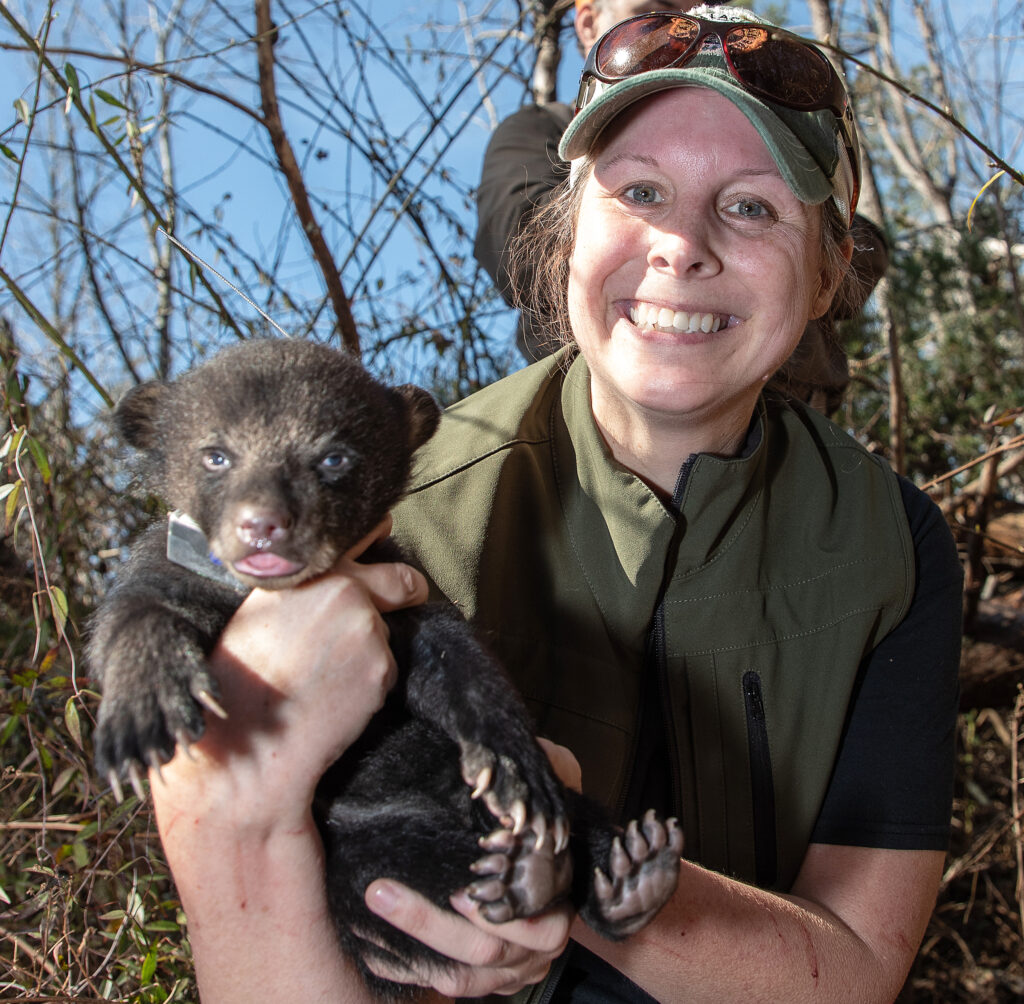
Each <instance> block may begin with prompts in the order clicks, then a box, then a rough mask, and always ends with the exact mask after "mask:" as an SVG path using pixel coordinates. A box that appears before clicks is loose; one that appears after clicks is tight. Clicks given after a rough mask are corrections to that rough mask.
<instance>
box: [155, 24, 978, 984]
mask: <svg viewBox="0 0 1024 1004" xmlns="http://www.w3.org/2000/svg"><path fill="white" fill-rule="evenodd" d="M696 13H697V14H698V15H699V17H697V18H694V17H687V16H686V15H670V14H661V15H643V16H641V17H639V18H634V19H631V20H630V21H627V22H624V23H623V24H622V25H619V26H617V27H615V28H613V29H612V30H611V31H609V32H608V33H607V34H606V36H605V37H604V39H603V40H602V41H601V42H600V43H599V44H598V45H597V46H596V47H595V49H594V50H593V51H592V53H591V56H590V57H589V59H588V63H587V68H586V70H585V72H584V79H583V84H582V86H581V97H580V102H579V105H580V111H579V112H578V114H577V116H576V118H575V119H574V120H573V123H572V124H571V125H570V127H569V129H568V130H567V132H566V135H565V137H564V138H563V141H562V154H563V156H565V157H566V159H568V160H570V161H571V163H572V175H571V182H570V185H569V187H568V189H567V191H566V192H565V193H564V194H563V195H562V196H560V197H557V198H556V199H555V200H554V201H553V202H552V205H551V207H550V209H548V210H546V211H545V214H544V218H545V219H547V221H548V227H549V233H550V234H551V235H552V237H551V241H550V243H553V245H554V250H553V252H552V258H551V261H550V262H548V263H546V265H545V268H544V269H543V272H544V274H547V275H549V276H550V277H551V280H552V284H553V289H554V291H553V292H552V293H550V294H549V295H548V296H547V298H546V300H545V299H544V298H543V297H542V298H541V303H542V306H541V308H540V309H545V310H546V314H547V319H548V321H549V323H551V324H552V325H555V326H562V327H564V328H567V329H568V331H569V333H570V335H571V338H572V342H573V346H572V347H570V348H567V349H566V350H564V351H563V353H562V354H560V355H559V356H556V357H553V358H552V359H551V360H548V361H545V362H541V363H538V364H537V365H535V366H533V367H530V368H529V369H527V370H525V371H523V372H522V373H520V374H516V375H515V376H513V377H511V378H509V379H508V380H506V381H502V382H501V383H499V384H497V385H494V386H493V387H491V388H488V389H487V390H485V391H483V392H481V394H479V395H475V396H474V397H473V398H470V399H468V400H467V401H466V402H463V403H462V404H461V405H459V406H456V407H455V408H453V409H451V410H450V412H449V414H448V417H447V418H446V421H445V423H444V425H443V428H442V431H441V432H440V433H439V435H438V437H436V438H435V440H434V441H432V443H431V444H428V446H427V447H426V449H425V456H424V457H423V461H422V465H421V471H420V474H419V475H418V478H417V482H416V484H415V485H414V487H413V491H412V493H411V495H410V497H409V499H408V500H407V501H406V502H405V503H404V504H403V505H402V507H400V510H399V512H398V527H399V532H400V536H401V537H402V538H403V539H404V540H405V542H406V543H408V544H410V545H411V546H412V547H413V549H414V550H415V553H416V555H417V557H418V559H419V560H420V561H421V562H422V564H423V566H424V567H425V568H426V570H427V571H428V573H429V575H430V576H431V579H432V580H433V582H434V584H435V586H436V587H437V588H438V589H439V590H440V591H441V592H443V593H445V594H447V595H448V596H449V597H450V598H451V599H453V600H454V601H455V602H457V603H459V604H460V605H461V606H462V607H464V609H465V611H466V613H467V615H468V616H471V617H473V618H474V619H475V620H476V621H477V622H478V623H479V624H480V625H481V626H482V628H483V629H484V630H485V631H487V632H488V634H489V635H490V636H491V638H492V640H493V642H494V644H495V646H496V648H497V649H498V651H499V653H500V654H501V655H502V656H503V658H504V659H505V661H506V664H507V665H508V667H509V669H510V670H511V671H512V673H513V674H514V676H515V677H516V680H517V682H518V683H519V684H520V686H521V687H522V689H523V691H524V694H525V695H526V697H527V699H528V700H529V701H530V702H531V704H532V707H533V709H534V710H535V711H536V713H537V717H538V723H539V730H540V732H541V733H542V734H544V735H546V736H549V737H550V738H552V739H554V740H555V741H557V742H559V743H562V744H564V746H559V747H552V749H551V752H552V757H553V760H554V762H555V763H556V766H558V768H559V770H560V771H561V772H563V776H565V777H566V778H567V779H569V780H575V781H577V782H578V781H579V778H580V776H582V785H583V787H584V788H585V789H586V790H588V791H590V792H592V793H594V794H596V795H598V796H599V797H602V798H604V799H605V800H606V801H607V802H608V803H609V804H610V805H612V806H613V808H615V809H616V810H617V811H621V812H622V813H623V814H624V815H625V814H628V813H631V812H634V811H635V809H636V808H638V807H646V806H647V805H655V806H657V807H659V808H661V809H663V810H666V811H671V812H676V813H679V815H680V818H681V819H682V822H683V825H684V829H685V834H686V850H685V855H686V860H685V861H684V862H683V872H682V876H681V879H680V883H679V887H678V890H677V892H676V895H675V897H674V898H673V900H672V901H671V902H670V903H669V904H668V906H667V907H666V908H665V909H664V910H663V911H662V912H661V914H660V915H659V916H658V917H657V918H656V919H655V921H654V922H653V923H652V924H651V925H650V926H649V927H648V928H646V929H645V930H644V931H642V932H641V933H640V934H638V935H636V936H635V937H634V938H631V939H629V940H628V941H626V942H624V943H622V944H615V945H612V944H607V943H600V939H597V938H595V937H594V936H593V935H592V934H591V933H590V932H588V931H587V929H586V928H585V927H583V926H582V925H581V924H579V923H576V924H575V925H574V926H572V928H571V933H572V936H573V938H574V939H575V940H574V943H573V945H572V947H571V948H570V950H569V951H568V952H566V953H563V952H562V949H563V948H564V947H565V943H566V938H567V936H568V934H569V931H570V923H571V918H570V917H569V916H568V915H567V914H566V912H565V911H553V912H552V913H550V914H548V915H545V916H543V917H540V918H536V919H534V920H532V921H515V922H513V923H511V924H508V925H501V926H495V925H490V924H487V923H486V922H485V921H483V920H482V919H481V918H479V917H478V916H477V915H476V913H475V911H474V909H473V907H472V905H471V904H470V903H469V902H468V900H467V899H466V898H465V897H461V896H459V897H455V899H454V901H453V906H454V908H455V910H456V911H457V914H447V913H442V912H440V911H436V910H433V909H432V908H431V907H429V906H428V905H427V904H426V903H424V902H423V901H422V900H420V899H419V898H418V897H416V896H415V895H414V894H412V893H411V892H409V891H408V890H404V889H401V888H399V887H397V886H395V884H394V883H391V882H378V883H374V884H373V885H371V887H370V888H369V890H368V892H367V901H368V903H369V904H370V905H371V908H373V909H374V910H375V911H377V912H378V913H380V914H381V915H383V916H386V917H388V918H389V919H390V920H391V921H392V922H393V923H396V924H397V925H398V926H400V927H402V928H404V929H405V930H407V931H409V932H410V933H412V934H415V935H416V936H417V937H420V938H421V939H422V940H424V941H426V942H427V943H429V944H431V945H432V946H433V947H435V948H437V949H439V950H440V951H442V952H443V953H445V954H447V955H449V956H451V957H452V958H454V959H456V960H458V961H459V963H460V965H459V966H457V967H455V969H454V970H453V971H452V972H451V973H448V974H438V973H431V972H417V973H412V972H402V973H395V972H390V973H383V975H387V976H390V977H391V978H395V979H399V980H403V981H406V982H412V983H419V984H423V985H428V986H433V987H434V988H435V989H436V991H437V992H439V993H440V994H442V995H450V996H482V995H485V994H489V993H500V994H509V993H514V992H516V991H517V990H519V989H520V988H521V987H523V986H525V985H527V984H530V983H534V982H536V981H538V980H540V979H542V978H543V977H544V976H545V974H546V973H548V972H549V969H550V979H549V987H548V991H551V990H552V987H551V984H554V989H553V993H554V996H553V997H550V998H546V999H553V1000H574V1001H575V1000H588V1001H623V1000H625V1001H641V1000H650V999H651V998H652V997H653V998H654V999H656V1000H660V1001H676V1000H694V1001H702V1000H707V1001H727V1000H749V999H772V1000H775V999H778V1000H787V1001H798V1000H801V999H804V998H810V997H812V996H813V997H814V998H815V999H818V1000H828V1001H841V1000H851V1001H870V1000H878V1001H887V1000H888V1001H891V1000H892V999H893V998H894V997H895V995H896V994H897V993H898V991H899V988H900V986H901V984H902V981H903V979H904V978H905V975H906V972H907V970H908V968H909V966H910V963H911V961H912V959H913V956H914V953H915V951H916V948H917V946H918V944H919V943H920V939H921V937H922V934H923V931H924V928H925V925H926V923H927V920H928V917H929V915H930V912H931V908H932V905H933V901H934V896H935V892H936V889H937V886H938V881H939V877H940V875H941V870H942V864H943V856H944V847H945V841H946V839H947V836H948V817H949V800H950V788H951V771H952V741H953V739H952V737H953V728H954V722H955V713H956V669H957V661H958V646H959V629H958V623H959V588H960V579H959V567H958V565H957V563H956V556H955V551H954V549H953V547H952V543H951V540H950V537H949V534H948V531H947V530H946V529H945V527H944V525H943V523H942V521H941V518H940V517H939V515H938V513H937V510H936V509H935V508H934V507H933V506H931V504H930V503H929V502H928V501H927V500H926V499H925V498H924V497H923V496H922V495H921V494H920V493H918V492H916V491H915V490H914V489H913V488H912V487H911V486H910V485H909V484H907V483H906V482H902V481H899V480H898V479H896V478H895V477H894V476H893V475H892V473H891V472H890V471H888V469H886V468H884V466H883V465H881V464H880V463H878V462H877V461H876V460H875V459H874V458H872V457H871V456H870V455H869V454H868V453H867V452H866V451H864V450H862V449H861V448H860V447H859V446H858V445H857V444H856V443H854V442H853V441H852V440H850V439H848V438H847V437H846V436H844V435H843V434H842V432H840V431H839V430H838V429H836V428H835V427H834V426H832V425H830V424H829V423H828V422H826V421H825V420H824V419H822V418H820V417H817V416H814V415H813V414H811V413H810V412H808V411H806V410H805V409H803V408H802V407H800V406H790V405H789V404H787V402H785V401H783V400H781V399H778V398H775V397H772V396H770V395H765V394H763V393H762V390H763V387H764V383H765V381H766V380H767V379H768V378H769V377H770V376H771V375H772V374H773V373H774V372H775V371H776V370H777V369H779V367H781V366H782V365H783V363H784V362H785V360H786V358H787V356H788V355H789V353H790V352H791V351H792V350H793V348H794V346H795V345H796V344H797V341H798V340H799V338H800V335H801V333H802V331H803V329H804V326H805V324H806V322H807V321H808V319H809V318H812V317H815V316H818V315H820V314H821V313H823V312H824V311H825V310H826V309H827V308H828V305H829V302H830V300H831V297H832V295H833V293H834V292H835V290H836V288H837V287H838V284H839V282H840V280H841V278H842V274H843V263H844V262H845V261H847V260H848V259H849V252H850V247H849V241H848V240H847V239H846V238H845V237H844V236H843V232H844V227H845V226H846V225H848V223H849V220H850V216H851V214H852V211H853V208H854V206H855V203H856V191H857V162H856V151H857V148H856V135H855V132H854V131H853V127H852V118H851V117H850V116H849V112H848V109H847V108H846V95H845V90H844V89H843V86H842V84H841V82H840V81H839V78H838V77H837V76H836V75H835V74H834V72H833V71H831V70H830V69H829V67H828V65H827V63H825V62H824V61H823V57H821V56H820V54H817V52H816V50H812V49H810V48H806V47H801V46H800V45H798V43H795V42H793V41H792V40H791V39H789V37H788V36H785V35H784V34H778V33H776V32H774V30H773V29H770V28H764V27H761V22H755V21H753V20H752V15H749V14H745V13H743V12H740V11H725V10H722V9H720V8H719V9H714V10H712V9H703V10H702V11H698V12H696ZM702 18H706V19H710V20H702ZM737 25H738V26H739V27H738V30H737ZM669 63H672V64H673V65H668V64H669ZM539 225H540V226H543V225H544V224H543V220H541V222H540V223H539ZM544 303H546V308H545V307H544V306H543V304H544ZM424 594H425V585H424V583H423V581H422V580H421V579H420V578H419V577H418V576H417V575H416V574H415V573H413V572H412V571H411V570H409V569H407V568H405V567H404V566H375V567H362V566H359V565H357V564H355V563H352V562H348V563H346V564H345V565H344V567H341V568H339V569H338V574H337V575H335V576H331V577H329V578H327V579H325V580H322V581H320V582H316V583H313V584H311V585H310V586H308V587H302V588H301V589H299V590H296V591H295V592H294V593H293V594H289V595H282V594H266V595H262V594H259V593H254V594H253V595H252V596H251V597H250V598H249V599H248V600H247V601H246V603H245V604H243V606H242V608H241V610H240V611H239V613H238V615H237V616H236V617H235V619H234V620H233V621H232V624H231V625H230V626H229V629H228V631H227V632H226V633H225V636H224V638H223V640H222V643H221V647H220V650H219V652H218V654H217V657H216V658H217V668H218V672H219V674H220V675H221V676H222V678H223V679H224V687H225V695H224V696H225V706H226V707H229V708H231V710H232V715H231V718H230V719H229V720H228V722H227V723H221V722H211V723H210V732H209V735H208V736H207V737H206V738H204V740H203V743H202V744H200V747H197V748H198V749H200V757H199V758H198V759H197V760H194V761H189V760H187V759H183V758H182V757H180V756H179V757H178V758H177V759H176V760H175V761H173V762H172V764H171V765H169V766H168V767H167V768H165V770H164V777H165V779H166V783H165V784H163V785H161V784H159V783H156V784H154V785H153V795H154V801H155V803H156V808H157V812H158V819H159V823H160V830H161V835H162V837H163V840H164V843H165V847H166V850H167V854H168V858H169V860H170V863H171V866H172V868H173V870H174V874H175V877H176V879H177V882H178V885H179V889H180V892H181V896H182V900H183V903H184V906H185V909H186V913H187V914H188V916H189V921H190V935H191V938H192V945H193V950H194V952H195V956H196V965H197V972H198V975H199V980H200V986H201V987H202V988H203V993H204V1000H205V1001H207V1004H209V1002H210V1001H215V1000H221V999H239V1000H242V999H245V1000H253V999H275V1000H278V999H289V1000H298V999H301V1000H315V999H320V998H321V997H323V998H324V999H331V1000H338V999H342V1000H350V999H351V1000H362V999H364V994H365V991H363V989H362V988H361V986H360V985H359V983H358V980H357V979H356V977H355V976H354V975H353V973H352V972H351V970H350V968H349V967H348V965H347V963H346V962H345V960H343V959H341V958H339V957H338V954H337V951H336V949H335V948H334V947H333V945H334V943H333V936H332V934H331V932H330V929H329V923H328V921H327V919H326V916H325V911H324V906H323V891H322V877H321V863H320V857H319V855H320V849H319V844H318V841H317V838H316V834H315V830H314V828H313V825H312V822H311V819H310V799H311V795H312V790H313V786H314V785H315V783H316V780H317V778H318V777H319V775H320V772H321V771H322V769H323V767H324V766H325V765H326V764H327V763H329V762H330V761H331V759H332V758H333V757H335V756H337V755H338V753H339V752H341V751H342V750H343V749H344V748H345V746H346V745H347V743H348V742H349V741H351V739H352V737H353V736H354V735H356V734H358V732H359V730H360V729H361V727H362V725H363V723H364V722H365V720H366V719H367V717H368V716H369V715H370V714H372V712H373V710H374V709H375V708H376V707H377V706H378V705H379V702H380V700H381V699H382V695H383V693H384V690H385V688H386V687H387V685H388V681H389V674H390V672H391V669H390V662H389V657H388V653H387V650H386V646H385V644H384V640H383V637H382V632H381V629H380V621H379V618H378V617H377V616H376V613H375V610H376V609H390V608H393V607H396V606H401V605H406V604H410V603H415V602H418V601H420V600H421V599H422V598H423V596H424ZM296 618H301V619H302V622H303V624H304V631H303V634H302V637H301V641H300V644H301V646H302V650H301V651H298V652H296V651H294V648H293V646H294V642H293V641H291V640H290V637H289V636H290V631H289V628H290V627H291V625H292V623H293V622H294V620H295V619H296ZM285 639H289V640H287V641H286V640H285ZM253 674H255V675H256V676H257V677H258V678H260V679H262V680H263V681H264V682H265V683H266V684H268V685H269V686H270V687H271V688H273V690H275V691H277V692H279V694H280V700H279V701H278V702H277V703H276V705H275V708H274V711H273V715H272V716H271V715H270V713H269V712H267V711H266V710H265V709H264V708H263V706H262V705H261V704H260V703H259V702H258V701H257V700H256V698H255V697H254V696H252V695H253V693H254V691H255V690H256V689H257V688H253V687H252V685H251V677H252V675H253ZM341 687H344V688H345V692H347V693H349V694H351V695H353V698H352V701H351V703H350V704H349V705H348V706H347V707H345V708H342V709H338V708H336V707H334V706H333V702H331V701H329V700H327V699H326V695H328V694H330V693H334V692H336V691H337V690H338V689H339V688H341ZM228 702H231V703H230V704H229V703H228ZM253 719H255V721H253ZM261 724H262V725H264V726H265V727H263V728H260V725H261ZM236 730H237V731H236ZM566 747H568V749H566ZM570 751H571V753H570ZM459 914H461V915H462V916H459ZM553 960H557V961H555V962H554V964H552V962H553ZM524 996H525V995H524Z"/></svg>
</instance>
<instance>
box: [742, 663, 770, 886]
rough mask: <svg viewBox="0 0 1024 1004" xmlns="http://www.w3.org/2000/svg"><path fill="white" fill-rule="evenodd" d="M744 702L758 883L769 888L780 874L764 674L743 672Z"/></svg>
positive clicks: (756, 879)
mask: <svg viewBox="0 0 1024 1004" xmlns="http://www.w3.org/2000/svg"><path fill="white" fill-rule="evenodd" d="M743 703H744V707H745V708H746V713H747V750H748V754H749V758H750V791H751V803H752V808H753V813H754V874H755V881H756V883H757V885H759V886H760V887H761V888H763V889H765V888H769V887H771V886H772V885H774V884H775V879H776V877H777V875H778V847H777V844H776V836H775V782H774V780H773V779H772V755H771V749H770V748H769V746H768V723H767V721H766V720H765V714H764V699H763V697H762V695H761V677H760V675H759V674H757V673H755V672H754V671H753V670H749V671H747V672H746V673H744V674H743Z"/></svg>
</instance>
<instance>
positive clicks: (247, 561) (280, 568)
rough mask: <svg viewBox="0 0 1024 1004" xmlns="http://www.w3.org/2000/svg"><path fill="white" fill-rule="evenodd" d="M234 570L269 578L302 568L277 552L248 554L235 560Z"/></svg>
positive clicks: (290, 573)
mask: <svg viewBox="0 0 1024 1004" xmlns="http://www.w3.org/2000/svg"><path fill="white" fill-rule="evenodd" d="M235 570H236V571H239V572H242V573H243V574H245V575H255V576H258V577H259V578H264V579H269V578H276V577H278V576H281V575H294V574H295V573H296V572H298V571H301V570H302V565H299V564H297V563H296V562H294V561H289V560H288V559H287V558H282V557H281V556H280V555H279V554H268V553H264V554H250V555H249V556H248V557H246V558H242V559H241V560H240V561H236V562H235Z"/></svg>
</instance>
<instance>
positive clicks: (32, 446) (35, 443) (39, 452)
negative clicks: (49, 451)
mask: <svg viewBox="0 0 1024 1004" xmlns="http://www.w3.org/2000/svg"><path fill="white" fill-rule="evenodd" d="M25 445H26V446H28V452H29V453H31V454H32V459H33V460H34V461H35V462H36V468H37V469H38V471H39V473H40V475H41V476H42V478H43V481H44V482H45V483H46V484H49V483H50V475H51V474H52V471H51V470H50V461H49V460H47V459H46V453H45V451H44V450H43V447H42V444H41V443H40V442H39V440H38V439H35V438H33V437H32V436H29V437H28V438H27V439H26V440H25Z"/></svg>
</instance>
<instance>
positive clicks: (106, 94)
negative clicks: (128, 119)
mask: <svg viewBox="0 0 1024 1004" xmlns="http://www.w3.org/2000/svg"><path fill="white" fill-rule="evenodd" d="M93 94H95V95H96V97H98V98H99V99H100V101H103V102H106V104H108V105H113V106H114V107H115V108H120V109H121V110H122V111H127V110H128V109H127V107H126V106H125V105H123V104H121V102H120V101H118V100H117V98H115V97H114V95H113V94H111V93H110V91H105V90H103V89H102V88H100V87H97V88H96V90H95V91H93Z"/></svg>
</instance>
